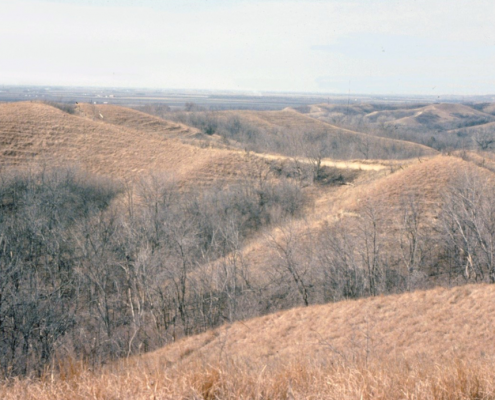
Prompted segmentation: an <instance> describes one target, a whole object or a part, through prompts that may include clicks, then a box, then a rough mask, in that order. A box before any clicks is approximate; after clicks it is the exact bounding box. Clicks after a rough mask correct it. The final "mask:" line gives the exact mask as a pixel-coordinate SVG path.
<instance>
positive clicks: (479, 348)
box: [0, 285, 495, 399]
mask: <svg viewBox="0 0 495 400" xmlns="http://www.w3.org/2000/svg"><path fill="white" fill-rule="evenodd" d="M494 295H495V287H493V286H488V285H478V286H475V285H470V286H465V287H459V288H454V289H450V290H447V289H435V290H431V291H426V292H417V293H409V294H404V295H400V296H389V297H379V298H372V299H364V300H358V301H345V302H341V303H336V304H329V305H324V306H314V307H309V308H304V309H302V308H301V309H294V310H290V311H286V312H280V313H277V314H274V315H270V316H266V317H262V318H257V319H254V320H250V321H245V322H238V323H235V324H232V325H228V326H224V327H221V328H219V329H217V330H215V331H212V332H207V333H205V334H202V335H199V336H196V337H191V338H186V339H184V340H182V341H180V342H178V343H175V344H172V345H170V346H167V347H165V348H164V349H162V350H159V351H157V352H154V353H151V354H148V355H144V356H140V357H133V358H130V359H127V360H122V361H119V362H116V363H114V364H112V365H108V366H106V367H104V368H102V369H101V370H98V371H90V370H88V368H85V367H84V366H83V365H81V364H77V363H71V362H70V361H67V362H65V364H64V365H62V368H61V372H60V373H51V372H50V371H47V373H46V374H45V376H43V377H42V378H41V379H40V380H27V379H19V380H14V381H10V382H5V383H4V384H2V385H1V386H0V397H1V398H2V399H87V398H92V399H494V398H495V368H494V367H495V343H494V342H493V333H492V332H493V329H494V328H495V313H494V311H495V310H494V305H493V297H494Z"/></svg>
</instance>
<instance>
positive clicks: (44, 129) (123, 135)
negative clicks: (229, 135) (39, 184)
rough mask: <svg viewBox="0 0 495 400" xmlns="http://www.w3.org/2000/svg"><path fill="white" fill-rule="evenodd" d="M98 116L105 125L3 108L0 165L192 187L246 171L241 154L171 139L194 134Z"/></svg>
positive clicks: (113, 110) (160, 123)
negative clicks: (159, 179)
mask: <svg viewBox="0 0 495 400" xmlns="http://www.w3.org/2000/svg"><path fill="white" fill-rule="evenodd" d="M91 107H92V106H90V105H86V106H81V110H83V111H84V110H86V109H90V108H91ZM98 110H99V111H98ZM100 111H102V112H105V114H106V115H107V119H105V118H103V119H102V118H99V117H97V118H95V119H93V118H87V117H84V116H77V115H70V114H68V113H65V112H63V111H61V110H59V109H57V108H55V107H52V106H49V105H46V104H42V103H12V104H1V105H0V144H1V147H0V164H1V165H2V166H4V167H7V166H25V165H27V164H36V165H38V166H39V165H46V166H49V167H55V166H62V165H67V164H71V165H78V166H80V167H81V168H82V169H84V170H87V171H90V172H92V173H97V174H100V175H107V176H110V177H113V178H117V179H136V178H138V177H139V176H143V175H146V174H149V173H150V172H154V173H161V172H162V173H168V174H171V175H173V177H174V178H175V179H176V180H177V181H178V182H179V183H181V182H182V183H186V184H189V183H190V184H194V185H197V184H198V183H199V184H202V183H208V182H212V181H213V180H218V179H219V178H220V179H221V178H224V179H229V177H230V178H232V177H234V179H236V178H235V176H236V175H238V174H239V173H241V172H242V171H245V170H246V168H245V167H244V166H245V164H246V162H248V161H247V158H246V157H245V156H244V155H243V154H241V153H239V152H229V151H227V150H222V149H201V148H199V147H198V146H193V145H189V144H185V143H183V142H182V141H181V140H180V139H178V138H174V137H172V138H170V137H168V134H169V133H170V132H176V131H177V130H179V131H180V132H181V133H180V134H181V135H182V134H184V135H190V134H192V133H193V132H195V130H194V128H187V127H183V126H182V125H178V124H175V123H170V122H167V121H164V120H160V119H158V118H153V117H149V116H148V115H146V114H141V113H139V112H136V111H133V110H127V109H121V108H119V107H111V106H109V108H108V112H107V109H106V108H105V107H103V108H102V109H101V110H100V109H97V113H98V116H99V114H100ZM102 115H103V114H102ZM107 120H108V121H110V122H107ZM176 128H177V129H176ZM175 135H176V134H174V135H172V136H175ZM191 180H193V181H191Z"/></svg>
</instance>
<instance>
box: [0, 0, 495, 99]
mask: <svg viewBox="0 0 495 400" xmlns="http://www.w3.org/2000/svg"><path fill="white" fill-rule="evenodd" d="M0 84H4V85H17V84H34V85H73V86H84V85H90V86H122V87H150V88H155V87H156V88H164V89H165V88H171V89H227V90H252V91H298V92H328V93H347V92H348V91H349V90H350V91H351V93H373V94H377V93H382V94H402V93H404V94H432V95H435V94H488V93H490V94H493V93H495V1H494V0H368V1H365V0H354V1H353V0H350V1H344V0H305V1H278V0H262V1H258V0H228V1H227V0H0Z"/></svg>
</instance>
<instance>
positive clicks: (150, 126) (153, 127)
mask: <svg viewBox="0 0 495 400" xmlns="http://www.w3.org/2000/svg"><path fill="white" fill-rule="evenodd" d="M77 112H78V114H79V115H80V116H83V117H86V118H89V119H91V120H95V121H101V122H104V123H107V124H112V125H117V126H123V127H126V128H132V129H138V130H140V131H142V132H146V133H154V134H161V135H164V136H166V137H188V136H194V135H198V134H200V131H199V130H198V129H196V128H193V127H190V126H187V125H183V124H180V123H177V122H172V121H167V120H164V119H162V118H159V117H155V116H153V115H150V114H146V113H143V112H140V111H136V110H133V109H130V108H125V107H120V106H114V105H94V104H87V103H81V104H79V105H78V106H77Z"/></svg>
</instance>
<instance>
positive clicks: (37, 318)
mask: <svg viewBox="0 0 495 400" xmlns="http://www.w3.org/2000/svg"><path fill="white" fill-rule="evenodd" d="M487 187H493V186H492V183H491V182H489V181H488V180H487V179H483V178H481V177H479V176H476V175H473V174H471V173H469V172H466V175H465V177H463V178H462V179H461V178H460V179H458V180H455V181H453V182H452V186H451V189H450V190H449V192H448V193H446V194H445V201H444V207H443V210H442V212H441V216H440V218H438V219H436V220H434V221H433V222H432V218H431V215H430V214H428V208H427V207H425V205H424V204H423V203H422V201H421V199H417V198H404V199H403V201H402V203H401V204H400V206H398V209H395V210H394V212H391V211H392V210H390V209H389V208H387V209H385V208H384V207H383V204H379V203H376V202H372V201H371V200H370V201H366V202H365V203H363V205H362V207H361V208H360V212H358V213H357V214H356V215H351V216H346V217H343V218H342V219H341V220H339V221H335V222H332V223H328V224H327V225H325V226H324V227H320V228H318V229H315V227H314V226H313V227H310V226H307V223H306V222H305V220H304V219H303V218H301V217H302V214H301V210H302V208H303V207H304V206H305V204H306V202H307V201H308V200H307V198H306V196H305V195H304V191H303V190H302V189H301V185H300V184H299V183H298V182H297V179H278V180H276V179H267V178H266V177H265V176H264V175H263V174H261V175H260V177H259V179H254V180H249V181H246V182H244V183H243V184H239V185H230V186H226V187H225V186H224V187H218V188H208V189H204V190H202V191H188V192H184V190H183V189H182V190H181V189H179V188H178V187H177V186H176V185H175V183H174V182H173V181H171V180H169V179H167V178H164V177H160V176H151V177H148V178H147V179H144V180H143V181H142V182H141V184H140V185H137V186H132V187H126V186H123V185H120V186H119V185H116V184H115V183H112V182H110V181H105V180H101V179H96V178H95V177H91V176H87V175H83V174H81V173H79V172H77V171H73V170H64V171H44V172H41V173H16V174H14V173H12V174H8V175H7V174H3V175H2V176H1V180H0V206H1V213H0V277H1V279H0V368H1V375H2V376H13V375H26V374H39V373H41V372H42V370H43V369H44V368H45V367H46V366H47V365H52V364H53V363H55V364H56V363H57V360H60V359H62V358H63V357H66V356H71V357H77V358H82V359H84V360H85V361H86V362H88V363H90V364H95V365H97V364H99V363H102V362H105V361H106V360H109V359H111V358H114V357H122V356H128V355H130V354H134V353H137V352H141V351H147V350H151V349H154V348H157V347H159V346H162V345H164V344H166V343H168V342H170V341H173V340H176V339H177V338H179V337H181V336H183V335H188V334H193V333H197V332H201V331H204V330H207V329H210V328H212V327H215V326H218V325H219V324H222V323H224V322H230V321H234V320H238V319H243V318H248V317H253V316H257V315H261V314H264V313H267V312H271V311H276V310H280V309H283V308H288V307H293V306H298V305H303V306H304V305H310V304H316V303H324V302H329V301H338V300H341V299H349V298H358V297H363V296H375V295H379V294H385V293H398V292H402V291H407V290H415V289H418V288H426V287H429V286H430V285H433V284H438V283H447V284H449V283H450V284H456V283H462V282H468V281H488V282H494V281H495V258H494V257H495V208H494V204H495V201H494V200H495V199H493V190H485V188H487ZM392 216H393V217H392ZM255 233H256V235H258V237H259V235H262V236H263V237H264V240H263V241H262V242H263V243H262V245H261V248H260V249H259V251H260V252H261V253H262V254H263V260H262V265H259V262H260V261H259V260H258V261H256V260H249V259H246V258H245V256H244V254H245V253H244V252H243V249H244V247H245V245H246V243H248V242H249V240H250V238H252V237H253V236H254V234H255ZM253 263H254V264H253ZM257 263H258V264H257Z"/></svg>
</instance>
